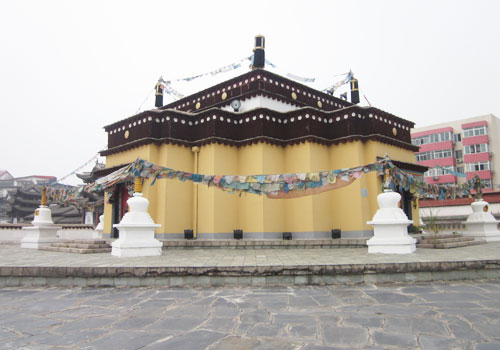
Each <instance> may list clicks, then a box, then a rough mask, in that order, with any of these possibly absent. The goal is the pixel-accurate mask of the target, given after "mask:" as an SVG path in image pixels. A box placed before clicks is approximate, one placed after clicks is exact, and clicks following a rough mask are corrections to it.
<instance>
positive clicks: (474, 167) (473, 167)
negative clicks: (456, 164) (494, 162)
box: [465, 162, 490, 173]
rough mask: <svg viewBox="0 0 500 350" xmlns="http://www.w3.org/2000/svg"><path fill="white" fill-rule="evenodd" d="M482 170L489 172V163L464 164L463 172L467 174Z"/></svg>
mask: <svg viewBox="0 0 500 350" xmlns="http://www.w3.org/2000/svg"><path fill="white" fill-rule="evenodd" d="M482 170H490V162H476V163H467V164H465V171H466V172H468V173H470V172H473V171H482Z"/></svg>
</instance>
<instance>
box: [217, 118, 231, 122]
mask: <svg viewBox="0 0 500 350" xmlns="http://www.w3.org/2000/svg"><path fill="white" fill-rule="evenodd" d="M219 120H220V121H221V122H223V121H224V117H220V118H219ZM228 120H229V119H228Z"/></svg>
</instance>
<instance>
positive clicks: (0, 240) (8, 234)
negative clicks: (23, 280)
mask: <svg viewBox="0 0 500 350" xmlns="http://www.w3.org/2000/svg"><path fill="white" fill-rule="evenodd" d="M26 226H32V225H31V224H0V244H20V243H21V239H22V238H23V237H24V231H23V227H26ZM57 226H60V227H61V228H60V229H59V230H58V231H57V235H58V236H59V238H60V239H65V240H66V239H95V231H94V227H93V226H92V225H76V224H75V225H62V226H61V225H57Z"/></svg>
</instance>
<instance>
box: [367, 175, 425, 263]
mask: <svg viewBox="0 0 500 350" xmlns="http://www.w3.org/2000/svg"><path fill="white" fill-rule="evenodd" d="M388 182H390V180H389V176H388V175H386V185H385V186H384V187H385V188H384V192H382V193H381V194H379V195H378V196H377V202H378V206H379V209H378V210H377V212H376V213H375V215H374V216H373V219H372V221H368V222H367V224H368V225H372V226H373V237H372V238H370V239H369V240H368V241H367V242H366V244H367V245H368V253H381V254H412V253H415V251H416V250H417V248H416V243H417V241H416V240H415V239H414V238H412V237H410V236H409V235H408V229H407V227H408V226H409V225H410V224H412V223H413V221H412V220H408V217H407V216H406V214H405V213H404V211H403V210H402V209H401V208H399V207H398V203H399V201H400V200H401V195H400V194H399V193H397V192H393V191H392V190H390V189H389V188H388V186H387V184H388Z"/></svg>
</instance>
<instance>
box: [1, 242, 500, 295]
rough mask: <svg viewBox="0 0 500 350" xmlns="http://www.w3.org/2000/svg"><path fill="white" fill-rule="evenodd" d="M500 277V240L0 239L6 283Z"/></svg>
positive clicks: (203, 283) (136, 283)
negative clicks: (119, 249)
mask: <svg viewBox="0 0 500 350" xmlns="http://www.w3.org/2000/svg"><path fill="white" fill-rule="evenodd" d="M461 279H462V280H465V279H493V280H498V279H500V242H495V243H488V244H483V245H479V246H470V247H462V248H456V249H445V250H441V249H417V252H416V253H415V254H408V255H385V254H368V253H367V248H336V249H328V248H324V249H245V250H236V249H232V250H231V249H228V250H226V249H192V250H186V249H183V250H175V249H174V250H168V249H167V250H164V252H163V255H162V256H159V257H139V258H117V257H113V256H111V255H110V254H86V255H78V254H70V253H59V252H47V251H39V250H32V249H20V248H19V247H18V246H14V245H0V287H1V286H11V287H12V286H14V287H15V286H45V285H52V286H78V287H88V286H187V285H189V286H220V285H259V286H271V285H297V284H336V283H363V282H364V283H380V282H403V281H439V280H461Z"/></svg>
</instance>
